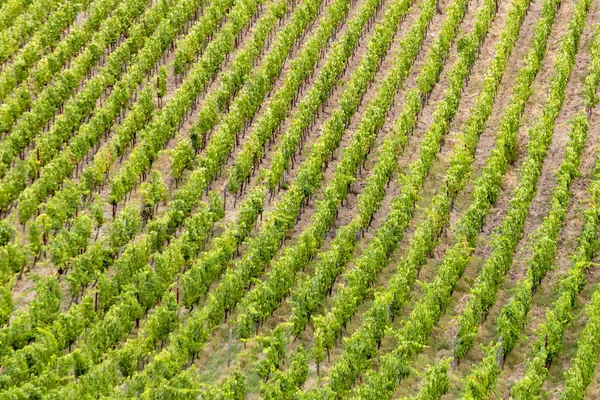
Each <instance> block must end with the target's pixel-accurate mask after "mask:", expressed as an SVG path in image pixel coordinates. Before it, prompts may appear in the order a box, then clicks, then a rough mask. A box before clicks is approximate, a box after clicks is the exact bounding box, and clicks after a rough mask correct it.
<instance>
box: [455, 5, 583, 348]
mask: <svg viewBox="0 0 600 400" xmlns="http://www.w3.org/2000/svg"><path fill="white" fill-rule="evenodd" d="M577 4H578V6H577V8H576V9H575V14H574V17H573V19H572V20H571V21H570V24H569V32H568V34H567V36H565V39H564V40H563V42H562V44H561V50H560V52H561V54H563V57H562V58H558V60H561V61H562V62H557V63H556V64H555V79H553V80H552V86H551V87H550V91H549V96H548V100H547V101H546V106H545V107H544V112H543V114H542V117H541V118H540V119H539V121H538V122H537V123H536V125H535V126H534V127H533V128H532V129H531V131H530V134H529V137H530V138H531V139H530V146H529V149H528V156H527V159H526V161H525V162H524V163H523V165H522V166H521V177H522V178H521V180H520V182H519V186H517V188H516V189H515V192H514V194H513V198H512V199H511V202H510V205H509V210H508V213H507V215H506V216H505V217H504V219H503V220H502V223H501V225H500V226H499V228H498V233H497V235H496V236H495V237H494V238H493V239H492V243H491V246H492V253H491V255H490V256H489V257H488V259H487V260H486V261H485V263H484V265H483V267H482V269H481V272H480V274H479V276H478V277H477V280H476V282H475V284H474V287H473V288H472V289H471V291H470V296H469V300H468V301H467V303H466V304H465V307H464V309H463V311H462V314H461V316H460V317H459V323H458V326H459V328H458V332H457V337H456V348H455V357H456V358H457V359H459V360H460V359H461V358H462V357H463V356H464V355H465V354H466V353H467V352H468V350H469V349H470V348H471V346H472V344H473V341H474V339H475V336H476V334H477V330H478V327H479V324H480V322H481V320H482V318H484V317H485V315H487V312H488V310H489V309H490V307H491V306H492V305H493V304H494V303H495V301H496V294H497V292H498V289H499V287H500V284H501V283H502V280H503V278H504V276H505V274H506V273H507V272H508V269H509V268H510V266H511V265H512V260H513V253H514V250H515V248H516V246H517V244H518V242H519V240H520V239H521V238H522V237H523V226H524V223H525V218H526V217H527V214H528V211H529V205H530V204H531V201H532V200H533V197H534V196H535V194H536V192H537V186H536V183H537V180H538V178H539V175H540V174H541V169H542V165H543V159H544V156H545V154H546V151H547V149H548V146H549V144H550V141H551V139H552V134H553V131H554V121H555V119H556V117H557V116H558V113H559V112H560V110H561V108H562V104H563V101H564V98H565V88H566V84H567V81H568V78H569V76H570V73H571V69H572V65H573V63H574V59H575V54H576V53H577V50H578V43H579V37H580V35H581V31H582V29H583V27H584V26H585V21H586V16H587V10H588V7H589V1H588V0H581V1H579V2H578V3H577Z"/></svg>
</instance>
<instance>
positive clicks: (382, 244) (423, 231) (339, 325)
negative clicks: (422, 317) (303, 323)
mask: <svg viewBox="0 0 600 400" xmlns="http://www.w3.org/2000/svg"><path fill="white" fill-rule="evenodd" d="M495 10H496V6H495V3H494V2H493V1H492V2H484V3H483V4H482V6H481V7H480V8H479V9H478V10H477V14H476V20H475V25H474V28H473V30H472V31H471V32H470V33H469V34H468V35H467V36H466V37H465V38H464V39H463V43H464V45H465V46H464V47H463V51H462V52H461V54H460V55H459V58H458V59H457V62H456V63H455V64H454V65H453V67H452V69H451V71H449V73H448V77H449V81H448V87H447V89H446V91H445V93H444V98H443V99H442V101H441V102H440V104H439V105H438V107H437V109H436V111H435V113H434V121H433V123H432V125H431V126H430V127H429V129H428V132H427V133H426V136H431V137H433V138H434V140H432V141H429V140H424V141H423V143H424V144H425V146H431V149H428V150H433V151H431V152H426V155H428V156H429V157H430V160H431V159H433V158H434V157H435V154H436V153H437V151H438V149H439V147H440V143H441V139H442V138H443V136H444V135H445V134H446V133H447V132H448V130H449V127H450V121H451V120H452V118H453V117H454V115H455V113H456V111H457V109H458V105H459V103H460V98H461V94H462V92H463V87H464V85H465V84H466V78H467V76H468V75H469V73H470V70H471V66H472V65H473V63H474V61H475V59H476V56H477V52H478V49H479V46H480V44H481V42H482V40H483V38H484V37H485V36H486V34H487V31H488V29H489V26H490V24H491V21H492V20H493V18H494V15H495ZM477 133H478V132H477V131H475V132H474V134H473V136H467V135H464V136H466V139H469V140H470V141H466V142H465V141H464V140H465V139H463V138H461V139H462V142H461V147H460V149H461V150H462V152H463V153H466V155H465V154H462V153H461V152H458V154H459V155H460V156H461V157H462V158H463V159H464V158H466V160H468V159H469V158H470V157H468V155H469V152H470V151H474V149H473V150H471V147H475V146H474V144H476V143H477V138H478V135H477ZM467 145H468V146H467ZM427 153H429V154H427ZM460 159H461V158H458V157H457V156H453V160H452V161H451V165H453V164H455V165H454V166H453V167H454V168H451V169H450V170H449V171H448V172H447V175H446V177H445V178H444V184H445V185H446V187H448V185H449V184H450V185H451V186H450V187H449V188H448V189H447V190H446V191H440V192H438V195H436V197H435V198H434V200H433V201H432V206H430V209H429V210H428V213H427V217H426V220H425V222H424V223H423V224H422V225H420V226H419V227H418V228H417V230H416V232H415V234H414V235H413V238H412V239H411V242H410V243H411V245H410V247H409V251H408V256H406V258H405V260H404V261H403V262H402V263H401V264H400V266H399V267H398V269H399V270H400V271H401V272H402V273H404V274H405V275H406V276H404V277H403V278H404V279H405V281H400V280H399V279H398V278H396V276H397V275H398V274H395V276H394V277H395V280H392V281H391V282H390V285H391V287H393V288H395V289H396V290H399V289H400V288H402V290H403V291H404V290H406V289H409V288H410V287H411V286H412V280H414V279H415V278H416V275H417V270H418V268H419V267H420V266H421V265H422V263H423V262H424V261H425V260H426V254H427V251H424V252H421V251H420V250H422V249H428V248H431V247H432V246H433V244H434V243H435V242H436V241H437V236H438V235H437V234H438V232H439V231H440V230H441V229H442V228H443V226H444V225H445V223H446V221H447V219H448V217H447V215H448V213H449V211H450V207H449V206H450V203H451V200H452V198H453V197H454V196H455V195H456V193H458V191H459V190H460V189H461V186H462V185H463V184H462V182H461V181H463V180H464V178H463V177H462V175H464V174H465V171H464V170H465V169H466V168H468V167H469V164H468V163H467V164H466V165H465V166H461V164H460V163H457V161H458V160H460ZM430 160H425V162H424V163H423V164H420V163H419V161H416V162H415V163H416V164H419V165H426V164H427V162H428V161H429V162H431V161H430ZM460 167H462V169H461V168H460ZM467 171H468V169H467ZM410 177H411V178H415V179H419V178H420V177H419V176H418V175H417V174H415V175H410ZM444 184H443V185H444ZM411 187H412V185H407V186H406V188H411ZM415 195H416V194H413V193H410V192H404V190H403V192H402V193H401V195H400V196H399V197H397V198H396V199H394V201H393V202H392V207H391V209H390V212H389V213H388V216H387V217H386V220H385V221H384V222H383V224H382V225H381V227H380V228H379V229H378V230H377V231H376V233H375V237H374V238H373V240H372V241H371V242H369V244H368V245H367V248H366V249H365V250H364V252H363V253H362V254H361V255H360V257H359V258H358V259H357V260H356V261H355V262H354V265H355V267H354V268H353V269H352V270H350V271H349V272H348V273H347V274H346V276H345V277H344V281H345V284H342V285H340V286H338V288H337V291H336V295H335V296H334V298H333V304H332V306H331V308H330V310H328V312H327V313H326V314H325V315H323V316H319V317H316V318H314V319H313V321H314V323H315V333H314V342H315V347H314V348H313V354H314V356H315V360H316V361H317V362H320V361H322V360H323V359H324V354H323V353H324V350H327V351H329V349H330V348H332V347H333V346H334V345H335V342H336V339H337V337H338V336H339V335H340V334H341V332H342V330H343V328H344V327H345V326H346V324H347V323H348V321H349V320H350V318H351V317H352V315H353V314H354V313H355V312H356V310H357V308H358V306H360V304H361V303H362V302H363V301H364V298H365V296H366V294H367V289H368V288H369V286H370V285H371V283H372V282H374V280H375V278H376V277H377V275H378V273H379V272H380V271H381V269H382V268H383V267H384V266H385V265H386V264H387V260H388V256H389V255H390V254H391V252H392V251H393V250H394V249H395V246H396V244H397V243H398V242H399V240H400V239H401V238H402V233H403V232H404V230H405V228H406V226H407V224H408V222H409V220H410V217H411V215H412V210H413V203H412V201H411V199H412V198H413V196H415ZM394 283H396V285H394ZM392 290H393V289H392ZM398 311H399V309H394V310H392V312H393V313H394V314H396V313H397V312H398ZM363 365H364V363H363ZM354 367H355V369H354V372H353V373H352V372H351V371H348V372H351V375H353V374H354V373H356V372H357V371H360V369H361V365H360V364H355V365H354ZM362 368H364V366H363V367H362ZM354 379H355V377H353V378H351V379H346V378H345V379H341V380H337V381H335V382H333V381H332V387H333V390H334V391H336V392H338V391H339V392H340V394H341V391H342V390H347V387H346V385H348V384H351V383H352V382H353V381H354ZM342 388H344V389H342Z"/></svg>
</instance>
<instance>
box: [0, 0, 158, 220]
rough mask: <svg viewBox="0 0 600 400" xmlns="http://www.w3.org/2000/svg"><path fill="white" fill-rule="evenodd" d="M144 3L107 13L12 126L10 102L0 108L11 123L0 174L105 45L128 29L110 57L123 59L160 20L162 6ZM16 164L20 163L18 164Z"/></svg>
mask: <svg viewBox="0 0 600 400" xmlns="http://www.w3.org/2000/svg"><path fill="white" fill-rule="evenodd" d="M145 6H146V2H144V1H141V0H139V1H137V2H134V1H131V2H127V3H123V6H122V7H123V8H122V9H121V10H122V12H119V13H115V15H114V16H111V17H110V18H109V19H107V20H106V21H105V22H104V23H103V24H102V29H101V30H99V31H98V32H97V34H96V35H94V38H93V39H92V42H91V43H90V44H89V45H88V46H87V47H86V48H85V50H84V51H83V52H82V53H81V54H80V55H79V56H78V57H77V58H76V59H75V60H74V61H73V62H72V63H71V66H70V68H69V69H66V70H63V71H62V72H61V73H60V74H59V75H58V76H56V77H55V81H54V84H51V85H48V86H46V87H45V89H44V90H43V91H42V92H41V93H40V94H39V95H38V96H37V98H36V100H35V102H34V103H33V104H32V105H31V106H30V110H29V111H27V112H25V113H24V114H23V115H22V117H21V118H19V119H18V122H16V124H15V125H14V127H12V129H11V128H10V127H11V126H12V123H13V122H14V121H16V120H17V118H18V115H17V114H16V113H14V110H11V109H10V104H7V106H8V107H5V108H4V109H3V111H5V112H4V113H3V115H2V120H3V121H6V120H7V119H10V120H11V122H10V124H9V125H6V126H5V127H4V129H5V130H10V133H9V135H8V136H7V137H5V138H4V139H3V140H2V142H0V173H1V175H2V176H4V175H5V173H6V172H7V171H8V170H9V167H10V165H11V164H12V163H13V162H14V161H15V157H16V156H17V155H18V154H19V153H21V152H22V151H24V150H25V149H26V148H27V147H28V146H30V144H31V141H32V140H33V139H34V138H35V137H36V136H37V135H38V133H39V132H40V130H41V129H42V128H43V127H44V125H46V124H47V123H48V122H49V121H50V120H51V119H52V118H53V116H54V115H55V112H56V111H57V110H58V109H59V107H60V105H61V104H62V103H63V101H64V100H65V99H67V98H68V97H69V96H70V95H71V94H72V93H74V91H75V89H76V88H77V87H78V86H79V85H80V82H81V80H82V79H84V77H85V76H86V75H88V74H89V73H90V71H91V69H92V68H93V67H94V65H96V62H97V61H98V60H99V59H100V57H101V56H102V54H103V53H104V50H105V48H106V47H108V46H110V45H111V44H112V43H114V42H116V41H117V40H118V39H119V37H120V36H121V34H122V33H125V32H128V33H129V35H130V38H129V39H128V40H126V41H124V43H123V44H127V46H126V47H127V51H125V50H120V51H119V54H120V55H121V57H117V56H114V57H112V58H113V59H115V60H116V61H117V60H118V61H125V60H128V59H129V58H130V57H131V56H132V55H133V54H132V53H135V52H136V51H137V50H138V49H139V46H140V45H141V44H143V41H144V40H145V38H146V35H147V34H149V33H151V32H152V31H153V28H155V27H156V23H157V21H160V18H162V16H163V15H164V13H162V14H161V13H157V12H156V11H157V10H159V9H162V7H160V6H156V7H153V8H151V9H150V10H149V11H147V12H145V13H144V11H145V10H146V7H145ZM140 14H143V17H142V20H141V22H138V24H135V25H133V22H134V18H136V17H137V16H139V15H140ZM144 22H145V24H144ZM131 25H133V26H131ZM134 33H135V34H134ZM119 49H125V47H123V46H120V47H119ZM120 65H121V64H119V67H120ZM20 165H24V164H23V163H21V164H20ZM17 194H18V193H13V192H7V193H6V196H10V197H9V198H11V199H14V198H15V197H16V195H17ZM3 197H4V192H3ZM3 200H4V199H3ZM2 203H3V208H4V209H6V207H7V206H8V205H9V204H10V202H9V201H8V200H4V201H3V202H2Z"/></svg>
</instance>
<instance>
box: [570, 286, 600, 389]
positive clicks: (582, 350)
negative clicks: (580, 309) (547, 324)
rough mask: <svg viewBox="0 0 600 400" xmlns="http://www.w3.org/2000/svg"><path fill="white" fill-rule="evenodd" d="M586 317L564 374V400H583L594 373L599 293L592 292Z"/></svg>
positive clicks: (598, 344) (599, 335)
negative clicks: (584, 324) (575, 352)
mask: <svg viewBox="0 0 600 400" xmlns="http://www.w3.org/2000/svg"><path fill="white" fill-rule="evenodd" d="M586 316H587V317H588V322H587V324H586V326H585V329H584V330H583V331H582V332H581V335H580V336H579V341H578V342H577V354H576V355H575V357H574V358H573V359H572V360H571V366H570V367H569V369H568V370H567V371H566V373H565V377H566V379H565V388H564V391H563V393H562V394H561V399H564V400H583V398H584V394H585V390H586V388H587V387H588V385H589V384H590V383H591V381H592V377H593V376H594V372H595V371H596V366H597V365H598V350H600V292H598V291H596V292H594V294H593V296H592V302H591V303H590V304H589V306H588V307H587V312H586Z"/></svg>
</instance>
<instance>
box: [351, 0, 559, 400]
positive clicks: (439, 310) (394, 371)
mask: <svg viewBox="0 0 600 400" xmlns="http://www.w3.org/2000/svg"><path fill="white" fill-rule="evenodd" d="M550 4H551V5H553V6H556V3H554V4H552V3H551V2H550ZM542 37H543V36H542ZM538 46H540V42H539V41H536V42H534V47H533V48H532V50H533V51H531V52H530V53H529V60H530V61H532V63H531V64H530V63H528V64H529V65H532V64H536V61H538V62H539V59H541V56H540V55H536V51H535V50H537V49H536V47H538ZM542 47H543V48H544V47H545V46H543V45H542ZM542 55H543V52H542ZM536 57H539V58H538V60H536ZM561 62H566V63H568V60H565V59H563V58H560V57H559V58H557V64H559V63H561ZM528 70H529V71H528ZM523 71H528V72H531V71H530V68H528V66H526V67H525V68H524V69H523V70H521V73H520V76H523V75H522V73H523ZM523 83H526V82H525V81H520V82H519V83H518V85H519V86H521V88H523V87H522V84H523ZM519 86H518V87H519ZM523 89H526V90H525V97H528V96H529V95H528V94H527V93H529V90H530V89H529V86H525V87H524V88H523ZM515 94H516V95H517V96H518V97H517V98H519V97H521V96H523V92H520V91H516V92H515ZM519 103H521V102H519V101H517V102H516V103H515V107H514V108H512V110H509V112H508V113H507V114H505V117H504V119H503V123H502V126H504V127H506V128H505V129H504V130H503V131H501V132H502V133H503V134H506V137H502V136H501V137H499V138H498V140H497V141H496V144H495V149H497V150H496V151H495V152H493V154H494V157H492V158H490V159H489V160H488V161H489V162H488V163H486V170H487V171H486V173H487V174H489V175H490V176H491V177H492V178H493V177H494V175H497V174H498V173H499V174H498V175H497V176H498V177H497V178H496V179H491V180H490V181H489V182H488V181H486V180H484V179H482V178H483V177H485V175H482V177H480V178H479V179H478V181H477V187H476V188H475V190H474V196H475V197H474V200H475V201H474V202H473V203H472V204H471V206H469V209H468V210H467V212H466V213H465V214H463V216H462V217H461V219H460V221H459V222H458V224H457V225H458V226H457V230H456V231H457V233H458V235H457V237H456V238H455V240H454V245H453V246H452V247H451V248H450V249H449V250H448V251H447V252H446V254H445V256H444V258H443V261H442V264H441V265H440V267H439V269H438V273H437V274H436V277H435V278H434V281H433V282H432V283H431V284H429V285H427V286H426V289H425V293H424V297H423V298H422V299H421V300H420V301H418V302H417V303H416V304H415V306H414V308H413V310H412V312H411V314H410V315H409V317H408V318H407V320H406V321H405V322H404V323H403V325H402V327H401V328H400V330H399V331H398V332H396V333H395V336H396V343H397V347H396V349H394V350H393V351H392V352H390V353H388V354H386V355H384V356H382V358H381V360H380V367H379V369H378V371H369V372H368V373H367V375H366V379H365V383H364V384H363V385H361V386H359V387H358V388H357V391H356V396H360V398H367V399H369V398H373V399H374V398H381V397H384V398H388V397H389V396H391V394H392V393H393V392H394V389H395V387H396V385H397V383H398V381H399V380H401V379H402V378H403V377H404V376H406V374H408V373H409V365H408V363H409V362H410V360H411V359H412V358H413V357H414V356H415V355H416V354H417V353H419V352H420V351H421V350H422V348H423V347H424V346H425V345H426V343H427V339H428V337H429V335H430V333H431V331H432V329H433V327H434V326H435V324H436V323H437V321H438V320H439V318H440V317H441V315H442V314H443V312H444V310H445V308H446V306H447V305H448V303H449V300H450V298H451V297H450V296H451V294H452V291H453V289H454V287H455V286H456V283H457V282H458V279H459V278H460V276H461V275H462V272H463V271H464V268H465V267H466V265H467V263H468V262H469V260H470V256H471V254H472V252H473V249H474V246H475V242H476V239H477V235H478V232H479V229H480V227H481V226H482V224H483V218H485V216H486V215H487V213H488V212H489V209H490V207H491V204H493V202H494V201H495V198H496V195H494V193H497V191H498V190H499V185H500V182H501V179H502V176H503V171H505V170H506V164H507V162H508V160H510V159H511V153H512V152H511V147H512V146H510V145H509V146H506V145H507V144H508V143H515V142H514V139H513V140H510V138H511V137H514V135H515V133H514V132H515V131H516V129H517V127H518V118H519V115H520V110H519V109H521V110H522V107H523V104H524V100H523V102H522V103H521V104H519ZM515 111H516V114H513V112H515ZM513 118H516V121H517V124H516V126H515V128H514V130H513V131H512V132H511V129H510V126H511V124H512V123H513V122H514V119H513ZM505 124H506V125H505ZM505 138H507V139H509V140H508V142H505V140H504V139H505ZM539 139H540V138H539V137H537V140H535V139H533V138H532V141H531V142H530V146H531V147H530V149H534V148H536V147H537V148H538V149H539V147H540V144H541V145H542V146H543V141H541V140H539ZM532 151H533V150H532ZM512 154H514V153H512ZM501 156H504V157H503V158H500V157H501ZM520 183H522V181H520ZM488 193H489V194H492V196H488Z"/></svg>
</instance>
